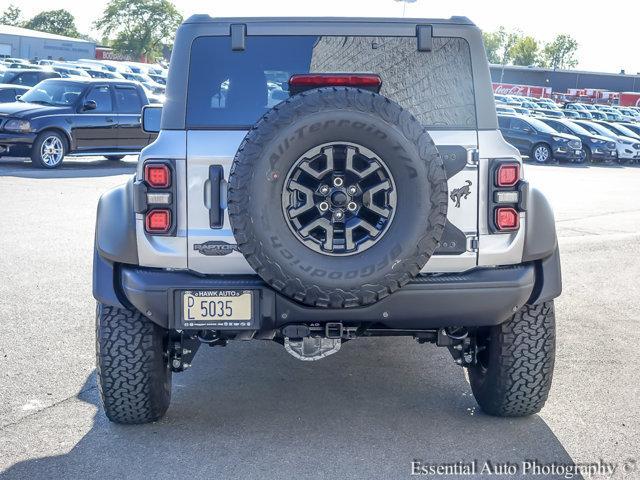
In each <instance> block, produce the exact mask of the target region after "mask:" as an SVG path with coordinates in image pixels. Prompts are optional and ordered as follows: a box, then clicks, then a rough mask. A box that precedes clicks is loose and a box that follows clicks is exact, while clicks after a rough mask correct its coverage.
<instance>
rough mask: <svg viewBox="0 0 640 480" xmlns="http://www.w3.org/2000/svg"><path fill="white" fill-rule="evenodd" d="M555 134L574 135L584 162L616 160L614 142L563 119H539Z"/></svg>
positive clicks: (616, 152)
mask: <svg viewBox="0 0 640 480" xmlns="http://www.w3.org/2000/svg"><path fill="white" fill-rule="evenodd" d="M540 121H542V122H544V123H546V124H547V125H549V126H550V127H551V128H553V129H554V130H555V131H556V132H559V133H564V134H566V135H575V136H576V137H578V138H579V139H580V141H581V142H582V160H583V161H584V162H587V163H588V162H595V161H604V162H612V161H614V160H616V159H617V158H618V150H617V148H616V142H614V141H613V140H611V139H610V138H609V137H605V136H603V135H595V134H593V133H591V132H589V131H588V130H586V129H585V128H583V127H581V126H580V125H578V124H577V123H575V122H572V121H571V120H568V119H563V118H541V119H540Z"/></svg>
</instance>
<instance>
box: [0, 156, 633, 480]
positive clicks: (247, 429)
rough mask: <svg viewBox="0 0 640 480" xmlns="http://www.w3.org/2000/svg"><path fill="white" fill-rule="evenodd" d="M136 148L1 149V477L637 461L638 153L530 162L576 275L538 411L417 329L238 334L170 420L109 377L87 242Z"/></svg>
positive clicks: (330, 473)
mask: <svg viewBox="0 0 640 480" xmlns="http://www.w3.org/2000/svg"><path fill="white" fill-rule="evenodd" d="M134 167H135V157H128V158H127V159H126V161H123V162H109V161H106V160H85V159H69V160H68V161H67V162H65V165H64V166H63V167H62V168H61V169H59V170H55V171H42V170H36V169H34V168H32V167H31V165H30V164H29V163H28V162H22V161H17V160H15V161H14V160H6V159H3V160H0V218H1V219H2V227H1V228H2V230H1V233H0V272H2V281H1V282H0V319H1V321H0V472H2V473H0V476H1V477H2V478H16V479H17V478H20V479H22V478H90V477H96V476H99V477H102V478H149V477H151V478H242V479H250V478H261V479H264V478H296V479H303V478H323V477H324V478H349V479H350V478H407V477H409V476H410V473H411V462H412V461H413V460H415V459H419V460H422V461H424V462H429V463H455V462H459V461H463V462H471V461H474V460H477V461H479V462H484V461H485V460H488V461H491V462H493V463H495V464H497V463H501V462H510V463H520V462H521V461H523V460H526V459H531V460H537V461H538V462H539V463H551V462H555V463H559V464H566V463H571V462H588V463H591V462H597V461H598V460H602V461H605V462H612V463H617V464H619V466H620V468H619V469H618V470H617V471H616V473H615V475H614V478H630V479H631V478H639V477H638V475H640V473H638V471H637V470H636V471H635V472H632V473H629V474H627V475H626V476H625V474H623V473H622V464H623V463H624V462H626V461H628V460H637V458H635V456H636V455H637V453H638V445H640V435H639V432H640V420H638V416H637V411H638V398H640V388H639V387H638V383H639V382H638V373H637V372H638V370H637V365H636V364H637V359H638V353H637V352H638V344H640V303H639V300H638V299H639V298H640V287H639V282H638V279H639V278H640V242H639V241H640V202H639V200H640V167H633V166H627V167H618V166H610V167H604V166H595V167H579V166H576V167H569V166H537V165H527V166H526V167H525V172H526V174H527V176H528V178H529V180H530V181H531V183H532V184H534V185H535V186H537V187H539V188H540V189H542V190H543V191H544V193H545V194H547V196H548V198H549V199H550V201H551V203H552V204H553V206H554V208H555V211H556V219H557V221H558V224H557V228H558V233H559V237H560V245H561V254H562V268H563V276H564V293H563V295H562V296H561V297H560V298H559V299H558V300H557V301H556V308H557V322H558V353H557V360H556V370H555V377H554V384H553V388H552V392H551V397H550V399H549V401H548V403H547V405H546V407H545V408H544V409H543V410H542V412H541V414H540V415H535V416H533V417H530V418H523V419H499V418H492V417H489V416H487V415H484V414H483V413H482V412H481V411H479V409H478V408H477V406H476V403H475V401H474V399H473V396H472V395H471V390H470V388H469V385H468V383H467V381H466V380H465V376H464V372H463V370H462V369H461V368H459V367H457V366H455V365H454V363H453V361H452V360H451V358H450V355H449V353H448V352H447V351H446V350H444V349H438V348H436V347H434V346H431V345H418V344H417V343H416V342H414V341H413V340H411V339H403V338H401V339H391V338H390V339H378V340H367V339H358V340H356V341H353V342H349V343H348V344H346V345H345V346H344V348H343V349H342V350H341V351H340V353H339V354H337V355H334V356H331V357H329V358H327V359H324V360H322V361H320V362H299V361H297V360H295V359H294V358H292V357H291V356H289V355H288V354H287V353H286V352H285V351H284V349H283V348H282V347H280V346H279V345H277V344H275V343H273V342H247V343H242V342H232V343H231V344H230V345H229V346H228V347H226V348H224V349H223V348H215V349H212V348H206V347H202V348H201V349H200V351H199V352H198V355H197V356H196V359H195V361H194V366H193V368H191V369H190V370H188V371H187V372H186V373H183V374H178V375H174V377H173V380H174V385H173V400H172V404H171V407H170V409H169V411H168V414H167V416H166V417H165V418H164V419H163V420H162V421H160V422H157V423H154V424H151V425H144V426H118V425H114V424H110V423H109V422H108V421H107V420H106V417H105V416H104V414H103V412H102V410H101V408H100V406H99V402H98V392H97V387H96V384H95V374H94V310H95V303H94V300H93V298H92V296H91V260H92V242H93V229H94V219H95V207H96V203H97V200H98V197H99V195H100V194H101V193H102V192H103V191H104V190H106V189H107V188H109V187H111V186H114V185H117V184H119V183H122V182H124V181H125V180H126V178H127V176H128V175H130V174H131V173H132V172H133V170H134ZM447 478H456V477H447ZM509 478H514V477H513V476H511V477H509ZM515 478H518V476H517V475H516V476H515ZM527 478H529V477H527ZM544 478H556V477H554V476H547V477H544ZM558 478H561V477H558ZM574 478H579V477H574Z"/></svg>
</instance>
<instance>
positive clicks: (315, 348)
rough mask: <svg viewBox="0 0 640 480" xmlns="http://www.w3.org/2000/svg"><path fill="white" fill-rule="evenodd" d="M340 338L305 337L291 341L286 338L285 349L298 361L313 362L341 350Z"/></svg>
mask: <svg viewBox="0 0 640 480" xmlns="http://www.w3.org/2000/svg"><path fill="white" fill-rule="evenodd" d="M341 343H342V340H341V339H340V338H325V337H304V338H299V339H291V338H289V337H284V348H285V350H286V351H287V352H289V353H290V354H291V355H293V356H294V357H296V358H297V359H298V360H302V361H305V362H313V361H315V360H320V359H321V358H324V357H327V356H329V355H331V354H333V353H336V352H337V351H338V350H340V345H341Z"/></svg>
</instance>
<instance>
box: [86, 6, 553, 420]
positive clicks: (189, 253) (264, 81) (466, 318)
mask: <svg viewBox="0 0 640 480" xmlns="http://www.w3.org/2000/svg"><path fill="white" fill-rule="evenodd" d="M159 113H160V112H159V110H158V109H156V108H150V107H147V108H146V109H145V110H144V112H143V123H144V126H145V128H146V129H147V130H149V131H156V130H159V135H158V138H157V139H156V141H155V142H154V143H153V144H151V145H149V146H148V147H146V148H145V149H144V150H143V151H142V153H141V156H140V161H139V164H138V170H137V172H136V174H135V176H134V178H132V179H131V180H130V181H129V182H128V183H127V184H126V185H122V186H120V187H117V188H115V189H113V190H111V191H109V192H107V193H105V194H104V195H103V196H102V198H101V200H100V202H99V205H98V214H97V225H96V239H95V254H94V282H93V293H94V297H95V298H96V300H97V302H98V307H97V329H96V330H97V362H98V379H99V385H100V392H101V397H102V401H103V405H104V409H105V412H106V414H107V416H108V417H109V419H110V420H112V421H115V422H121V423H142V422H149V421H153V420H156V419H158V418H160V417H161V416H162V415H163V414H164V413H165V411H166V410H167V408H168V406H169V401H170V395H171V377H172V373H174V372H181V371H183V370H184V369H186V368H188V367H189V366H190V365H191V363H192V361H193V359H194V355H195V354H196V351H197V350H198V348H199V347H200V346H201V345H208V346H212V347H219V346H224V345H226V344H227V343H228V342H230V341H238V340H271V341H275V342H277V343H279V344H280V345H282V346H283V347H284V349H285V351H286V352H288V353H289V354H291V355H293V356H294V357H296V358H297V359H300V360H303V361H315V360H320V359H322V358H324V357H327V356H328V355H332V354H336V353H337V352H339V350H340V349H341V348H350V347H351V345H352V344H351V343H348V344H346V342H348V341H355V342H357V339H358V338H359V337H372V338H375V337H381V336H411V337H413V338H415V339H416V340H417V341H418V342H420V343H433V344H435V345H438V346H443V347H446V348H447V349H448V350H449V351H450V353H451V355H452V357H453V360H454V361H455V363H456V364H458V365H460V366H462V367H465V368H467V369H468V372H469V379H470V382H471V388H472V390H473V392H474V395H475V397H476V399H477V401H478V402H479V404H480V405H481V407H482V408H483V409H484V410H485V411H486V412H488V413H490V414H492V415H498V416H522V415H530V414H532V413H535V412H537V411H539V410H540V409H541V408H542V406H543V405H544V403H545V400H546V398H547V394H548V392H549V388H550V386H551V378H552V371H553V364H554V356H555V318H554V306H553V299H554V298H555V297H557V296H558V295H559V294H560V291H561V276H560V260H559V253H558V247H557V239H556V234H555V225H554V219H553V213H552V211H551V209H550V207H549V204H548V203H547V201H546V199H545V198H544V196H542V194H541V193H540V192H539V191H537V190H536V189H534V188H531V187H530V186H529V184H528V183H527V182H526V180H525V179H524V178H523V172H522V161H521V158H520V155H519V153H518V151H517V150H516V149H515V148H513V147H512V146H511V145H509V144H508V143H507V142H505V141H504V139H503V138H502V135H501V134H500V131H499V129H498V124H497V119H496V113H495V106H494V101H493V95H492V91H491V80H490V76H489V68H488V64H487V60H486V56H485V53H484V48H483V44H482V38H481V34H480V31H479V30H478V29H477V28H476V27H475V26H474V25H473V24H472V23H471V22H470V21H469V20H467V19H466V18H460V17H455V18H451V19H447V20H432V19H424V20H409V19H407V20H405V19H392V20H391V19H390V20H385V19H376V20H367V19H339V20H338V19H213V18H210V17H208V16H202V15H197V16H194V17H191V18H190V19H188V20H187V21H186V22H185V23H184V24H183V25H182V26H181V27H180V29H179V30H178V33H177V37H176V42H175V46H174V49H173V53H172V59H171V66H170V69H169V75H168V80H167V100H166V103H165V104H164V107H163V108H162V112H161V120H160V121H159V125H158V126H154V120H155V119H158V118H160V117H159ZM345 344H346V346H345Z"/></svg>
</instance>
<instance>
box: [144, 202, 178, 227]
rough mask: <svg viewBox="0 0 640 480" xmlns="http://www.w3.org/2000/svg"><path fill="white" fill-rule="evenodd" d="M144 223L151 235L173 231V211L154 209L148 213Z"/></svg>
mask: <svg viewBox="0 0 640 480" xmlns="http://www.w3.org/2000/svg"><path fill="white" fill-rule="evenodd" d="M144 223H145V229H146V230H147V232H149V233H167V232H168V231H169V230H170V229H171V210H169V209H168V208H154V209H153V210H150V211H149V212H147V214H146V215H145V219H144Z"/></svg>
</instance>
